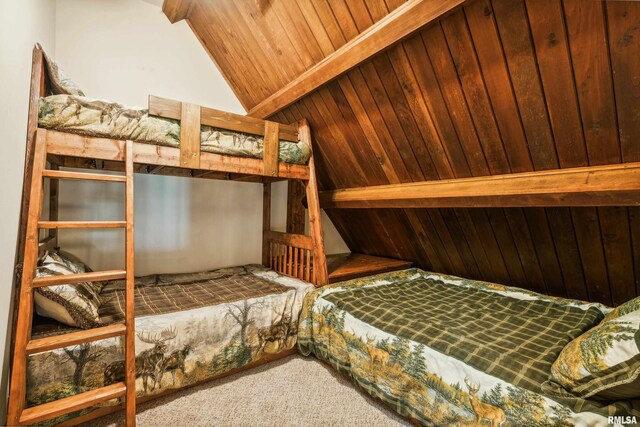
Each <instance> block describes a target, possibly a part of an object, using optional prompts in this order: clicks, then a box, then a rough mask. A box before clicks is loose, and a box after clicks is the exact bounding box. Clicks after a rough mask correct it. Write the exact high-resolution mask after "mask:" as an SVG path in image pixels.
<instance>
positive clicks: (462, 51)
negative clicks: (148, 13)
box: [165, 0, 640, 305]
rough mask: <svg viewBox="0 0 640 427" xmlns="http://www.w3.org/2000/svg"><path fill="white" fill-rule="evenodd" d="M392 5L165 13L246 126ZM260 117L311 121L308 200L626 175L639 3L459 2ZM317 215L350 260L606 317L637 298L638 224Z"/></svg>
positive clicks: (553, 218)
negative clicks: (225, 86) (482, 182)
mask: <svg viewBox="0 0 640 427" xmlns="http://www.w3.org/2000/svg"><path fill="white" fill-rule="evenodd" d="M412 1H413V2H414V3H415V2H417V0H412ZM425 1H427V0H425ZM403 3H404V2H403V1H402V0H386V1H384V0H300V1H295V2H294V1H288V0H242V1H239V0H216V1H204V0H192V1H177V2H173V1H169V0H167V1H166V2H165V13H167V16H170V17H171V18H172V19H173V20H177V19H181V18H186V19H187V21H188V23H189V25H190V26H191V28H192V29H193V31H194V33H195V34H196V36H197V37H198V39H199V40H200V41H201V43H202V45H203V46H204V48H205V49H206V50H207V52H208V53H209V54H210V56H211V58H212V59H213V61H215V63H216V64H217V65H218V67H219V68H220V70H221V72H222V73H223V75H224V76H225V78H226V79H227V80H228V82H229V84H230V85H231V87H232V88H233V90H234V91H235V93H236V94H237V96H238V98H239V99H240V101H241V102H242V104H243V105H244V107H245V108H246V109H247V111H251V110H252V109H255V108H257V107H256V106H260V103H261V102H264V101H265V100H266V99H268V98H269V97H270V96H272V95H273V94H275V93H276V92H278V91H279V90H281V89H282V88H284V87H286V86H287V84H289V83H290V82H292V81H295V80H296V78H298V77H300V76H301V75H302V74H303V73H305V71H307V70H309V69H311V68H313V67H314V65H316V64H318V63H319V62H321V61H322V60H323V59H324V58H326V57H330V56H331V54H332V53H334V52H335V51H336V50H337V49H339V48H341V47H342V46H343V45H345V44H347V43H348V42H349V41H351V40H354V39H356V38H357V36H358V35H359V34H361V33H362V32H363V31H365V30H366V29H367V28H369V27H371V26H372V25H374V24H375V23H376V22H378V21H380V20H381V19H383V18H384V17H385V16H387V15H389V13H390V12H392V11H394V10H395V9H397V8H398V7H401V6H402V4H403ZM442 3H446V2H442ZM449 3H452V2H449ZM399 10H400V9H399ZM254 111H255V110H254ZM271 117H273V119H274V120H278V121H281V122H294V121H296V120H298V119H300V118H303V117H306V118H307V119H308V120H309V121H310V123H311V126H312V129H313V132H314V138H315V143H316V145H315V146H314V149H315V154H316V158H317V159H316V162H317V166H318V169H319V181H320V186H321V188H322V189H323V190H331V189H340V188H349V187H363V186H371V185H381V184H394V183H405V182H415V181H430V180H442V179H450V178H464V177H476V176H487V175H500V174H508V173H515V172H528V171H541V170H548V169H559V168H572V167H579V166H589V165H604V164H616V163H625V162H638V161H640V2H636V1H602V2H601V1H591V0H564V1H561V0H526V1H525V0H467V1H465V2H463V4H462V6H459V7H456V8H454V9H453V10H452V11H450V12H448V13H446V14H444V15H443V16H441V17H440V18H439V19H437V20H435V21H433V22H431V23H429V24H427V25H426V26H424V27H422V28H421V29H420V30H419V31H417V32H415V33H413V34H412V35H410V36H409V37H408V38H405V39H404V40H403V41H402V42H401V43H399V44H395V45H393V46H392V47H391V48H389V49H387V50H385V51H383V52H382V53H379V54H377V55H375V56H373V57H372V58H370V59H367V60H366V61H364V62H362V63H361V64H359V65H358V66H356V67H355V68H352V69H351V70H350V71H348V72H347V73H345V74H342V75H341V76H339V77H338V78H337V79H334V80H332V81H330V82H328V83H326V84H323V85H321V86H319V87H318V89H316V90H313V91H312V92H310V93H308V94H306V95H305V96H303V97H302V98H301V99H299V100H297V101H296V102H295V103H293V104H291V105H289V106H287V107H286V108H283V109H281V110H279V111H278V112H277V113H275V114H273V115H272V116H271ZM327 213H328V214H329V216H330V218H331V219H332V221H333V222H334V224H335V225H336V227H337V228H338V230H339V232H340V233H341V235H342V236H343V238H344V239H345V241H346V242H347V244H348V245H349V247H350V248H351V250H353V251H354V252H363V253H367V254H373V255H383V256H391V257H396V258H403V259H411V260H413V261H415V262H416V263H417V264H418V265H419V266H421V267H423V268H425V269H429V270H434V271H438V272H444V273H451V274H455V275H459V276H463V277H468V278H477V279H483V280H488V281H494V282H498V283H503V284H511V285H515V286H522V287H526V288H529V289H532V290H536V291H541V292H545V293H549V294H553V295H560V296H568V297H573V298H579V299H585V300H592V301H600V302H603V303H606V304H609V305H612V304H619V303H621V302H624V301H626V300H628V299H631V298H633V297H635V296H637V295H640V208H638V207H615V206H612V207H574V208H565V207H554V208H482V209H480V208H474V209H461V208H456V209H328V210H327Z"/></svg>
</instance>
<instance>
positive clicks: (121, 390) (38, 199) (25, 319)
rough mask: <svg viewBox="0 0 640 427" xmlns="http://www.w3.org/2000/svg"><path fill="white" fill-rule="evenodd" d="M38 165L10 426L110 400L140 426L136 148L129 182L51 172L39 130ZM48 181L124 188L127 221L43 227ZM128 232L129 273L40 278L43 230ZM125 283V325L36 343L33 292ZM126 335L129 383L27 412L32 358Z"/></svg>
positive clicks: (129, 154) (128, 149)
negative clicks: (81, 181)
mask: <svg viewBox="0 0 640 427" xmlns="http://www.w3.org/2000/svg"><path fill="white" fill-rule="evenodd" d="M33 156H34V160H33V168H32V177H31V185H30V189H29V201H30V202H29V210H28V215H27V225H26V230H25V231H26V235H25V242H24V245H23V247H24V258H23V268H22V277H21V281H20V289H19V301H18V316H17V324H16V333H15V346H14V351H13V365H12V370H11V384H10V388H9V407H8V411H7V412H8V414H7V415H8V416H7V423H8V424H9V425H22V424H33V423H37V422H40V421H45V420H48V419H52V418H55V417H57V416H60V415H64V414H68V413H70V412H74V411H76V410H79V409H83V408H88V407H91V406H95V405H96V404H99V403H101V402H104V401H106V400H110V399H114V398H118V397H124V398H125V402H126V424H127V426H129V427H131V426H135V424H136V385H135V381H136V372H135V313H134V295H135V293H134V284H135V274H134V225H133V218H134V199H133V179H134V164H133V142H132V141H126V144H125V159H124V160H125V170H126V174H125V175H124V176H123V177H118V178H116V179H113V178H109V179H101V178H99V176H97V175H95V174H85V173H75V172H65V171H58V170H51V169H46V163H47V131H46V130H44V129H38V130H37V131H36V138H35V144H34V155H33ZM44 178H52V179H84V180H92V181H110V182H124V183H125V186H126V190H125V194H126V199H125V208H126V209H125V211H126V219H125V221H57V218H55V219H54V221H41V220H40V216H41V215H42V207H43V200H42V199H43V193H44ZM116 227H122V228H125V236H126V262H125V264H126V265H125V270H109V271H102V272H89V273H79V274H75V275H66V276H65V275H63V276H53V277H45V278H36V277H35V272H36V268H37V263H38V253H39V251H38V243H39V234H40V229H53V230H57V229H58V228H116ZM117 278H124V279H125V281H126V282H125V283H126V288H125V297H126V302H125V322H124V324H114V325H109V326H105V327H101V328H94V329H88V330H82V331H78V332H73V333H70V334H65V335H61V336H55V337H48V338H42V339H36V340H31V328H32V321H33V301H34V296H33V292H34V290H35V289H37V288H40V287H45V286H56V285H59V284H61V283H78V282H80V281H96V280H108V279H117ZM122 335H124V337H123V338H124V342H125V371H126V372H125V381H124V382H122V383H118V384H114V385H111V386H106V387H101V388H98V389H94V390H90V391H87V392H84V393H80V394H76V395H73V396H69V397H66V398H63V399H59V400H55V401H52V402H49V403H45V404H42V405H39V406H35V407H31V408H25V403H26V393H27V362H28V356H29V355H30V354H34V353H38V352H42V351H49V350H52V349H56V348H62V347H66V346H70V345H77V344H80V343H85V342H90V341H99V340H102V339H106V338H110V337H116V336H122Z"/></svg>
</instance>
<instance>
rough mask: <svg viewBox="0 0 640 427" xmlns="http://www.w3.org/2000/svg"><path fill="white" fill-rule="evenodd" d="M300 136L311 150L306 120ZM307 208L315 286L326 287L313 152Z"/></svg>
mask: <svg viewBox="0 0 640 427" xmlns="http://www.w3.org/2000/svg"><path fill="white" fill-rule="evenodd" d="M298 135H299V136H300V140H301V141H303V142H305V143H306V144H307V145H308V146H309V149H311V129H310V128H309V123H308V122H307V120H306V119H302V120H300V121H299V122H298ZM306 193H307V206H308V209H309V230H310V232H311V238H312V239H313V280H312V281H313V284H314V285H316V286H324V285H326V284H328V283H329V278H328V273H327V256H326V254H325V252H324V239H323V237H322V218H321V211H320V200H319V199H318V183H317V181H316V168H315V164H314V161H313V150H312V152H311V157H310V158H309V181H307V188H306Z"/></svg>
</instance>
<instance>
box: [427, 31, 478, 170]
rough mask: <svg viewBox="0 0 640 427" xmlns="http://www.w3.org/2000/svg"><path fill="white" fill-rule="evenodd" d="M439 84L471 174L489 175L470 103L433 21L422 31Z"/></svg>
mask: <svg viewBox="0 0 640 427" xmlns="http://www.w3.org/2000/svg"><path fill="white" fill-rule="evenodd" d="M422 40H423V42H424V44H425V47H426V49H427V52H428V55H429V58H430V59H431V64H432V65H433V70H434V72H435V75H436V78H437V79H438V84H439V85H440V87H441V90H442V95H443V96H444V100H445V103H446V106H447V108H448V110H449V113H450V117H451V119H452V121H453V125H454V128H455V131H456V133H457V135H458V138H459V140H460V143H461V145H462V147H463V150H464V152H465V154H466V158H467V162H468V164H469V168H470V169H471V174H472V176H481V175H488V174H489V168H488V166H487V161H486V159H485V157H484V152H483V150H482V146H481V145H480V141H479V140H478V136H477V135H476V133H475V128H474V124H473V120H472V119H471V115H470V112H469V106H468V104H467V101H466V99H465V97H464V94H463V92H462V87H461V85H460V80H459V78H458V74H457V73H456V69H455V67H454V65H453V60H452V59H451V55H450V53H449V48H448V46H447V42H446V40H445V38H444V33H443V31H442V27H441V26H440V25H432V26H431V27H429V28H427V29H426V30H425V31H424V32H423V33H422Z"/></svg>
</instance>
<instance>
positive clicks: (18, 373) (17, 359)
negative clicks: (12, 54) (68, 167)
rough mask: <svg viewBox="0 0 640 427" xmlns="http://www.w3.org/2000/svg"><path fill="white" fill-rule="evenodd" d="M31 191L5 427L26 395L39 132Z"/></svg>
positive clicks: (15, 419)
mask: <svg viewBox="0 0 640 427" xmlns="http://www.w3.org/2000/svg"><path fill="white" fill-rule="evenodd" d="M33 155H34V160H33V170H32V176H31V189H30V192H29V197H30V201H29V212H28V215H27V229H26V236H25V243H24V258H23V262H22V277H21V282H20V290H19V292H20V299H19V301H18V321H17V325H16V338H15V347H14V351H13V367H12V369H11V385H10V387H9V396H10V399H9V407H8V410H7V424H8V425H18V424H19V423H20V416H21V414H22V411H23V409H24V406H25V400H26V395H27V357H26V354H27V344H28V342H29V338H30V336H31V321H32V318H33V289H32V287H31V282H32V281H33V276H34V272H35V269H36V266H37V262H38V240H39V239H38V234H39V230H38V220H39V219H40V212H41V210H42V187H43V180H42V172H43V171H44V168H45V166H46V163H47V147H46V131H44V130H38V132H37V134H36V142H35V147H34V154H33Z"/></svg>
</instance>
